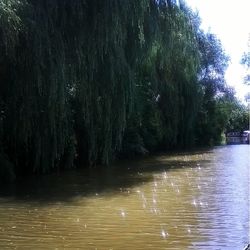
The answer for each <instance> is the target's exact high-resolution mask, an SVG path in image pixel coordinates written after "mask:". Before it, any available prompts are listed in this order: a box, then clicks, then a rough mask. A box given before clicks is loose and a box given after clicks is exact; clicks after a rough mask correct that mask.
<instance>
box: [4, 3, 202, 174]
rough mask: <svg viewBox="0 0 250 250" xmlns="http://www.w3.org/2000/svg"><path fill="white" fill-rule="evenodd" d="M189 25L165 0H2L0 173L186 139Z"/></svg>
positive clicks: (194, 63)
mask: <svg viewBox="0 0 250 250" xmlns="http://www.w3.org/2000/svg"><path fill="white" fill-rule="evenodd" d="M198 26H199V25H198V24H197V22H196V21H195V15H194V14H193V13H192V12H191V11H190V10H189V9H188V8H187V7H186V6H185V4H184V3H183V2H181V3H180V4H178V5H177V3H176V1H174V0H168V1H165V0H137V1H134V0H127V1H124V0H95V1H91V0H79V1H68V0H19V1H18V0H2V1H1V2H0V82H1V85H0V175H2V176H4V177H5V176H9V177H10V178H13V177H14V175H15V174H17V175H19V174H28V173H32V172H33V173H46V172H49V171H51V170H53V169H54V170H55V169H61V168H68V167H72V166H75V165H76V164H75V163H81V165H85V164H83V163H86V165H93V164H99V163H100V164H103V165H105V164H109V162H110V161H111V160H112V159H113V158H114V157H116V156H117V155H123V154H125V155H126V154H134V153H145V152H147V151H153V150H156V149H159V148H164V149H166V148H174V147H185V146H188V145H190V144H192V142H193V139H194V136H193V128H194V126H193V125H194V123H195V119H196V113H197V109H198V108H197V106H198V104H197V101H196V100H197V99H201V96H202V95H203V93H202V92H201V91H200V89H201V87H200V85H199V84H198V83H197V81H198V80H197V79H198V78H197V77H198V72H199V68H200V64H201V63H200V61H201V60H200V54H201V53H203V52H202V48H201V46H198V45H199V37H198V36H197V33H198V30H199V28H198ZM197 37H198V38H197ZM203 54H204V53H203Z"/></svg>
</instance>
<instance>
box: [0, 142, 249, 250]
mask: <svg viewBox="0 0 250 250" xmlns="http://www.w3.org/2000/svg"><path fill="white" fill-rule="evenodd" d="M249 160H250V146H249V145H233V146H223V147H215V148H212V149H208V150H201V151H192V152H186V153H178V154H177V153H176V154H170V155H156V156H152V157H146V158H144V159H143V160H136V161H126V162H122V163H119V164H117V165H116V166H111V167H109V168H108V169H103V170H98V171H97V170H96V169H91V170H84V171H83V170H77V171H65V172H64V173H58V174H52V175H49V176H43V177H33V178H29V179H26V180H25V181H19V182H18V183H17V184H16V185H15V186H9V187H7V188H6V190H3V189H1V192H0V249H107V250H108V249H114V250H115V249H124V250H125V249H126V250H127V249H131V250H132V249H153V250H154V249H180V250H184V249H201V250H205V249H211V250H216V249H232V250H242V249H243V248H244V246H246V245H247V243H248V242H249V191H250V190H249V185H250V181H249V179H250V178H249V172H250V166H249V165H250V164H249Z"/></svg>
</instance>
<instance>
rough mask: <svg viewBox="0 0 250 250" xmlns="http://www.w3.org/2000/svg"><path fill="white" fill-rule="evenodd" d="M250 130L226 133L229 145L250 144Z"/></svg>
mask: <svg viewBox="0 0 250 250" xmlns="http://www.w3.org/2000/svg"><path fill="white" fill-rule="evenodd" d="M249 139H250V130H245V131H243V132H228V133H226V142H227V144H249Z"/></svg>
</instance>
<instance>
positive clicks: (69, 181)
mask: <svg viewBox="0 0 250 250" xmlns="http://www.w3.org/2000/svg"><path fill="white" fill-rule="evenodd" d="M210 153H211V151H208V150H204V151H202V150H201V151H193V152H192V151H191V152H184V153H171V154H170V155H159V154H158V155H154V156H147V157H144V158H143V159H137V160H133V161H131V160H124V161H120V162H117V163H115V164H113V165H111V166H109V167H104V166H98V167H93V168H88V169H76V170H67V171H64V172H61V173H54V174H50V175H44V176H31V177H26V178H24V179H22V180H19V181H17V182H16V183H14V184H11V185H7V186H4V187H1V189H0V202H1V198H9V199H11V200H12V199H13V200H15V202H18V201H20V202H25V201H27V202H32V201H34V202H39V203H41V205H42V204H47V203H49V202H67V201H71V200H72V199H73V198H75V197H88V196H95V195H98V196H99V195H100V196H101V195H105V196H108V195H115V194H124V195H127V194H128V193H127V192H126V190H127V189H130V188H133V187H135V186H140V185H142V184H143V183H145V182H150V181H152V180H153V179H154V175H153V174H156V173H160V172H163V171H172V170H174V169H181V168H183V169H185V168H191V167H192V168H195V167H198V166H199V167H205V166H206V165H207V160H204V159H197V160H196V159H195V160H193V159H192V160H190V159H189V160H187V159H185V156H189V157H190V156H191V155H196V154H201V155H202V154H210ZM123 190H124V192H122V191H123Z"/></svg>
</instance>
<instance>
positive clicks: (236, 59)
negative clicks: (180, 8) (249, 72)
mask: <svg viewBox="0 0 250 250" xmlns="http://www.w3.org/2000/svg"><path fill="white" fill-rule="evenodd" d="M186 2H187V3H188V5H189V6H190V7H192V8H193V9H194V10H196V9H197V10H198V11H199V13H200V17H201V19H202V28H203V29H204V30H205V31H208V29H210V30H211V32H212V33H214V34H216V35H217V37H218V38H219V39H220V40H221V42H222V45H223V47H224V49H225V51H226V53H227V54H228V55H229V56H230V57H231V63H230V65H229V67H228V70H227V72H226V81H227V83H228V85H230V86H233V87H234V88H235V90H236V96H237V97H238V98H240V99H242V100H244V96H245V94H246V93H247V92H249V91H250V86H246V85H244V84H243V77H244V75H245V73H246V69H245V68H244V67H243V66H242V65H240V60H241V56H242V54H243V52H244V51H245V52H249V50H250V14H249V12H250V0H237V1H235V0H186Z"/></svg>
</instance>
